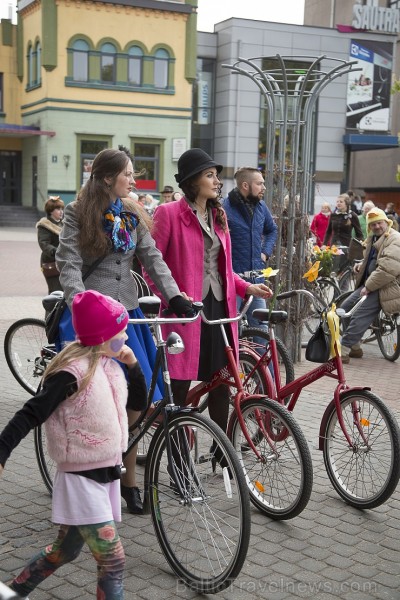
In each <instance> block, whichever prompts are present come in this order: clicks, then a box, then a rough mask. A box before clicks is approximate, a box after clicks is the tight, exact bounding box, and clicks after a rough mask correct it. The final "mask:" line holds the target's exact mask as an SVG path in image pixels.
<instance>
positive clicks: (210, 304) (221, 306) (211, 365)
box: [197, 288, 232, 381]
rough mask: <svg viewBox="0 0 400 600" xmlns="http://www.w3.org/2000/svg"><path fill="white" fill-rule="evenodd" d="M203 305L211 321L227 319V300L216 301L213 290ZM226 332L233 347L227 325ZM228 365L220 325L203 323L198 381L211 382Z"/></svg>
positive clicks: (229, 329) (229, 328) (229, 327)
mask: <svg viewBox="0 0 400 600" xmlns="http://www.w3.org/2000/svg"><path fill="white" fill-rule="evenodd" d="M203 304H204V314H205V315H206V317H207V319H209V320H210V321H213V320H216V319H225V318H226V316H227V315H226V304H225V300H216V299H215V297H214V295H213V293H212V291H211V288H210V291H209V292H208V294H207V296H206V298H205V299H204V300H203ZM225 331H226V332H227V335H228V340H229V343H230V344H231V345H232V342H231V339H232V333H231V326H230V325H225ZM227 364H228V359H227V356H226V353H225V344H224V340H223V337H222V332H221V327H220V326H219V325H207V324H206V323H203V322H202V323H201V337H200V358H199V371H198V375H197V378H198V381H211V378H212V376H213V375H214V373H215V372H216V371H219V370H220V369H222V368H223V367H226V365H227Z"/></svg>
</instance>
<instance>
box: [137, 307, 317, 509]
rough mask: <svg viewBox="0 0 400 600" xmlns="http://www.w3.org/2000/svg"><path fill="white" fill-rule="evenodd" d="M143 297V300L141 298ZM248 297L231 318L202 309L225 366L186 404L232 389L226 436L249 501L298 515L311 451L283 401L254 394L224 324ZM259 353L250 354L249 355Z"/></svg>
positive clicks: (309, 478)
mask: <svg viewBox="0 0 400 600" xmlns="http://www.w3.org/2000/svg"><path fill="white" fill-rule="evenodd" d="M142 300H145V299H142ZM251 300H252V297H249V300H248V301H247V303H246V305H245V306H244V307H243V309H242V311H241V312H240V313H239V314H238V315H237V316H236V317H234V318H229V319H228V318H226V319H219V320H214V321H209V320H208V319H206V317H205V316H204V314H203V313H201V318H202V320H203V321H204V322H206V323H207V324H209V325H213V326H219V327H220V328H221V332H222V335H223V339H224V342H225V352H226V355H227V361H228V366H227V367H225V368H223V369H221V370H220V371H218V372H216V373H215V374H214V375H213V377H212V380H211V381H210V382H201V383H198V384H197V385H195V386H194V387H192V388H191V389H190V390H189V393H188V396H187V399H186V405H187V406H192V407H195V408H197V409H198V410H199V411H200V412H202V411H204V410H206V408H207V404H208V393H209V392H210V391H211V390H213V389H214V388H216V387H218V386H219V385H227V386H229V388H230V390H231V394H230V396H231V405H232V411H231V415H230V418H229V422H228V428H227V435H228V438H229V440H230V441H231V443H232V445H233V447H234V449H235V450H236V453H237V455H238V457H239V461H240V463H241V466H242V468H243V471H244V474H245V478H246V483H247V487H248V490H249V493H250V500H251V502H252V503H253V504H254V505H255V506H256V507H257V508H258V509H259V510H260V511H261V512H262V513H264V514H266V515H267V516H269V517H271V518H272V519H276V520H283V519H290V518H293V517H295V516H297V515H298V514H299V513H300V512H301V511H302V510H303V509H304V508H305V506H306V505H307V503H308V500H309V498H310V495H311V490H312V482H313V470H312V460H311V454H310V450H309V448H308V444H307V440H306V438H305V437H304V434H303V432H302V431H301V429H300V427H299V425H298V423H297V422H296V420H295V419H294V417H293V415H292V414H291V413H290V412H289V411H287V410H286V408H285V407H284V406H281V405H280V404H279V403H277V402H274V401H272V400H270V399H269V398H267V397H266V396H265V394H263V393H262V394H257V393H254V389H255V388H259V384H258V382H257V381H255V377H256V374H254V373H249V374H247V373H246V368H247V358H248V355H249V352H248V351H247V350H246V353H245V355H244V358H246V361H245V362H244V364H243V365H242V362H241V358H242V355H241V354H240V356H239V363H238V364H237V362H236V359H235V355H234V351H233V349H232V347H231V346H230V344H229V341H228V336H227V335H226V332H225V329H224V325H225V324H227V323H232V322H235V321H240V320H241V319H242V317H243V315H244V314H245V313H246V311H247V309H248V307H249V305H250V303H251ZM257 357H258V355H257V354H256V353H254V357H253V358H254V359H256V358H257ZM148 442H149V441H148V439H146V440H145V441H144V444H142V446H139V453H138V462H144V461H145V460H146V452H147V445H148ZM214 455H215V452H213V451H212V449H210V454H209V455H207V454H203V455H202V457H201V460H202V461H203V462H206V461H209V462H210V466H211V468H212V470H213V471H215V469H216V467H217V462H216V461H215V456H214ZM213 458H214V460H213Z"/></svg>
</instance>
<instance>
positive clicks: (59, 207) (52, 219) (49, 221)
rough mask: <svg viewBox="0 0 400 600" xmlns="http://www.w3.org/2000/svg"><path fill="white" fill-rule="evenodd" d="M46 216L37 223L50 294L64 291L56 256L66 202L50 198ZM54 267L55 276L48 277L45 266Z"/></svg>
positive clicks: (42, 263)
mask: <svg viewBox="0 0 400 600" xmlns="http://www.w3.org/2000/svg"><path fill="white" fill-rule="evenodd" d="M44 210H45V212H46V216H45V217H42V218H41V219H40V221H38V222H37V223H36V229H37V236H38V242H39V246H40V248H41V250H42V254H41V257H40V266H41V267H42V271H43V275H44V278H45V279H46V283H47V287H48V290H49V294H51V292H55V291H56V290H62V287H61V283H60V278H59V273H58V271H57V269H56V268H55V266H56V263H55V255H56V250H57V247H58V244H59V242H60V232H61V228H62V225H63V221H62V219H63V214H64V202H63V201H62V200H61V198H60V196H50V197H49V199H48V200H47V202H46V203H45V205H44ZM46 263H47V264H48V265H51V264H53V265H54V275H50V276H48V275H46V274H45V272H44V270H43V265H44V264H46Z"/></svg>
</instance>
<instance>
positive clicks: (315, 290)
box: [301, 277, 340, 333]
mask: <svg viewBox="0 0 400 600" xmlns="http://www.w3.org/2000/svg"><path fill="white" fill-rule="evenodd" d="M307 289H308V291H310V292H311V293H312V294H313V296H314V298H315V303H316V305H317V308H318V310H316V309H315V306H314V305H313V303H312V302H311V300H310V299H309V298H307V297H305V296H302V297H301V315H302V316H303V322H304V325H305V326H306V328H307V330H308V331H309V332H310V333H315V332H316V330H317V327H318V326H319V323H320V313H319V312H318V311H322V310H324V309H326V308H328V307H329V306H330V305H331V304H332V302H333V301H334V300H336V298H338V297H339V296H340V289H339V288H338V286H337V285H336V283H335V282H334V281H333V280H332V279H329V278H327V277H321V278H319V279H317V281H316V282H315V285H314V286H312V287H311V286H310V287H309V286H307Z"/></svg>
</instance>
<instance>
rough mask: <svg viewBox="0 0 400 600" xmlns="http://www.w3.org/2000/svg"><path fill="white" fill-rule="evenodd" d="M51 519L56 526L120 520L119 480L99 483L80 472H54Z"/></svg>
mask: <svg viewBox="0 0 400 600" xmlns="http://www.w3.org/2000/svg"><path fill="white" fill-rule="evenodd" d="M52 521H53V523H57V524H58V525H93V524H94V523H105V522H106V521H116V522H119V521H121V483H120V480H119V479H116V480H115V481H111V482H109V483H98V482H97V481H93V479H88V478H87V477H83V476H82V475H74V474H72V473H63V472H61V471H57V472H56V475H55V477H54V485H53V502H52Z"/></svg>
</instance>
